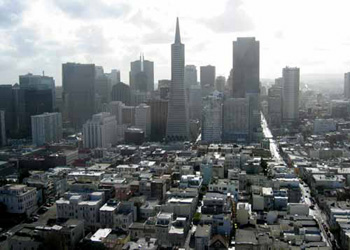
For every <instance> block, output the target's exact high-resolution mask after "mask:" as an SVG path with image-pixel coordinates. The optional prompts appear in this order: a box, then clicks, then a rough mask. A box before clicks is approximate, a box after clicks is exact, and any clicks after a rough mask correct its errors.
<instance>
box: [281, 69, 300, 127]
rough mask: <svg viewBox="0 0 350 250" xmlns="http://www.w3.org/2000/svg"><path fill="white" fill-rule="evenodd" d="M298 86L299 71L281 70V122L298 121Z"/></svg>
mask: <svg viewBox="0 0 350 250" xmlns="http://www.w3.org/2000/svg"><path fill="white" fill-rule="evenodd" d="M299 84H300V69H299V68H289V67H286V68H284V69H283V81H282V93H283V97H282V98H283V121H286V122H295V121H298V120H299Z"/></svg>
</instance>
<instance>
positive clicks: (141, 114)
mask: <svg viewBox="0 0 350 250" xmlns="http://www.w3.org/2000/svg"><path fill="white" fill-rule="evenodd" d="M135 127H137V128H139V129H142V130H143V132H144V133H145V136H146V137H149V136H150V135H151V107H150V106H148V105H146V104H144V103H141V104H140V105H138V106H136V107H135Z"/></svg>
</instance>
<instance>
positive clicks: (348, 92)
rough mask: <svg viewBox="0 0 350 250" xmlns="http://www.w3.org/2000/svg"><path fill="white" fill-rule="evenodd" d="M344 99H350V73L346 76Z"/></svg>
mask: <svg viewBox="0 0 350 250" xmlns="http://www.w3.org/2000/svg"><path fill="white" fill-rule="evenodd" d="M344 98H345V99H350V72H348V73H345V74H344Z"/></svg>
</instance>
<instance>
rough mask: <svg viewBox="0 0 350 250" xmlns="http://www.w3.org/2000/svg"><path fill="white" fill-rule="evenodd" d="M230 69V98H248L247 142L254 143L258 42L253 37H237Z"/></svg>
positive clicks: (257, 116)
mask: <svg viewBox="0 0 350 250" xmlns="http://www.w3.org/2000/svg"><path fill="white" fill-rule="evenodd" d="M232 69H233V71H232V97H233V98H248V100H249V109H248V112H249V115H247V117H248V131H249V133H248V141H254V140H255V135H256V133H257V132H258V128H259V127H260V107H259V103H260V101H259V99H260V44H259V41H256V40H255V38H254V37H239V38H237V41H234V42H233V64H232ZM242 115H245V114H242ZM239 119H240V118H239Z"/></svg>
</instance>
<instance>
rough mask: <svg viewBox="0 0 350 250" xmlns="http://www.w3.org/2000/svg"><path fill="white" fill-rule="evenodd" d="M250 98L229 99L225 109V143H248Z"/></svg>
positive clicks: (223, 135)
mask: <svg viewBox="0 0 350 250" xmlns="http://www.w3.org/2000/svg"><path fill="white" fill-rule="evenodd" d="M249 106H250V105H249V97H246V98H228V99H226V100H225V102H224V108H223V131H222V141H223V142H238V143H248V142H249V141H250V138H249V136H250V135H249Z"/></svg>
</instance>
